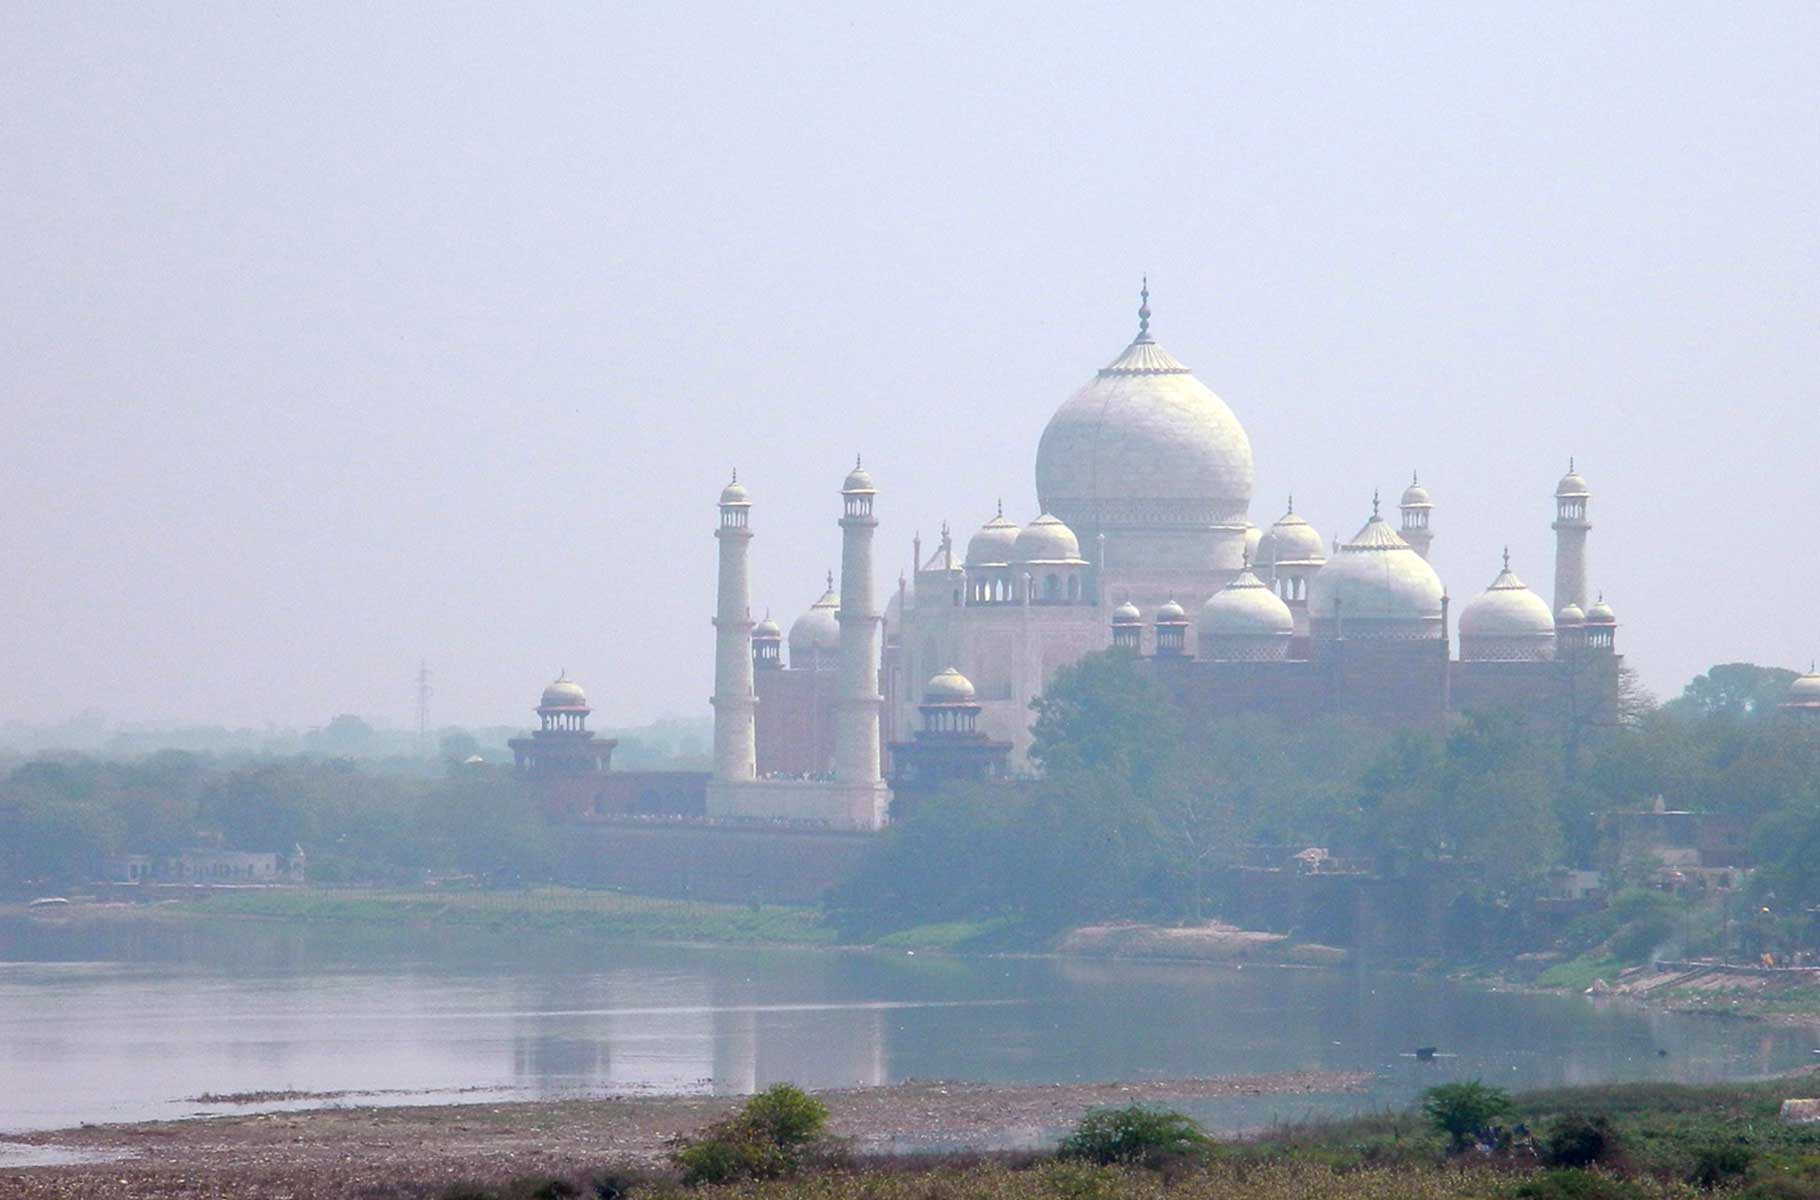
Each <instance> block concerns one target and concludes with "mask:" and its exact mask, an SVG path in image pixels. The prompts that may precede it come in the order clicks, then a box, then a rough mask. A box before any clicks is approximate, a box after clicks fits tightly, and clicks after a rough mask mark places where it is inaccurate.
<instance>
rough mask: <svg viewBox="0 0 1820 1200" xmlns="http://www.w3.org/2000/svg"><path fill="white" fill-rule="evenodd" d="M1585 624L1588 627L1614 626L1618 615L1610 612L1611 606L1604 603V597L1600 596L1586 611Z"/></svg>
mask: <svg viewBox="0 0 1820 1200" xmlns="http://www.w3.org/2000/svg"><path fill="white" fill-rule="evenodd" d="M1586 623H1587V624H1588V625H1616V624H1617V623H1618V614H1617V613H1615V612H1613V611H1612V610H1611V605H1609V604H1607V603H1605V597H1604V596H1600V597H1599V599H1598V601H1597V602H1595V603H1594V604H1593V606H1592V607H1591V608H1589V609H1587V610H1586Z"/></svg>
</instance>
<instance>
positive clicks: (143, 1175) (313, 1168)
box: [0, 1071, 1371, 1200]
mask: <svg viewBox="0 0 1820 1200" xmlns="http://www.w3.org/2000/svg"><path fill="white" fill-rule="evenodd" d="M1370 1079H1371V1076H1370V1075H1369V1074H1365V1073H1342V1072H1330V1071H1308V1072H1288V1073H1283V1074H1275V1075H1250V1076H1221V1077H1205V1078H1190V1079H1170V1080H1139V1081H1126V1082H1110V1083H1068V1084H1043V1085H1030V1086H1003V1085H989V1084H978V1083H939V1082H924V1081H914V1082H907V1083H901V1084H894V1085H891V1086H888V1087H878V1088H854V1089H844V1090H836V1091H826V1092H821V1093H818V1094H819V1095H820V1096H821V1097H822V1099H823V1100H824V1101H826V1102H827V1104H828V1107H829V1109H830V1111H831V1120H830V1126H831V1128H832V1130H833V1132H834V1133H835V1134H836V1135H838V1136H841V1137H846V1138H851V1139H854V1142H855V1147H856V1149H860V1150H867V1151H889V1150H894V1149H895V1150H908V1149H916V1148H919V1147H938V1146H939V1147H955V1146H987V1145H1005V1144H1030V1143H1034V1142H1036V1141H1038V1140H1039V1139H1040V1138H1042V1136H1043V1135H1044V1133H1045V1131H1049V1130H1054V1129H1056V1128H1059V1127H1064V1126H1067V1125H1071V1124H1073V1123H1074V1122H1075V1121H1076V1120H1078V1119H1079V1118H1080V1116H1081V1115H1082V1114H1083V1113H1085V1112H1086V1111H1087V1110H1088V1109H1091V1108H1097V1107H1102V1106H1106V1105H1119V1104H1137V1103H1147V1104H1162V1105H1167V1104H1172V1103H1180V1102H1182V1101H1188V1100H1200V1099H1210V1098H1218V1097H1225V1096H1265V1095H1299V1094H1309V1095H1312V1094H1335V1093H1344V1092H1356V1091H1360V1090H1362V1089H1363V1088H1364V1087H1365V1086H1366V1085H1367V1084H1368V1083H1369V1081H1370ZM738 1103H739V1098H738V1097H705V1096H632V1097H602V1098H599V1099H585V1100H558V1101H545V1102H512V1103H487V1102H485V1101H482V1102H478V1103H473V1104H450V1105H433V1106H432V1105H423V1106H398V1107H379V1108H373V1107H360V1106H359V1105H358V1104H345V1105H337V1106H335V1107H326V1108H314V1109H305V1110H300V1111H287V1112H271V1113H249V1114H246V1115H237V1116H226V1117H208V1118H198V1119H192V1120H180V1121H155V1122H144V1123H139V1124H127V1125H84V1126H81V1127H79V1128H76V1129H64V1130H54V1131H46V1132H42V1133H30V1134H19V1135H12V1136H6V1137H4V1138H0V1145H7V1144H11V1145H15V1146H29V1147H39V1148H49V1147H57V1148H62V1149H63V1150H67V1151H73V1152H77V1153H87V1154H106V1155H124V1156H125V1157H122V1158H120V1159H118V1160H117V1161H111V1162H104V1163H87V1164H82V1165H67V1164H66V1165H56V1166H38V1167H18V1168H11V1169H8V1168H5V1167H4V1166H0V1198H8V1200H10V1198H13V1197H20V1198H26V1197H29V1198H32V1200H37V1198H38V1197H51V1196H56V1197H81V1196H103V1195H105V1196H107V1197H109V1198H110V1200H117V1198H125V1200H201V1198H204V1197H209V1198H214V1197H223V1198H225V1197H235V1198H236V1200H239V1198H242V1197H244V1198H248V1200H268V1198H269V1200H279V1198H283V1200H328V1198H330V1197H335V1198H338V1200H339V1198H341V1197H357V1196H389V1197H407V1196H433V1195H436V1194H437V1193H438V1192H439V1191H440V1190H441V1189H443V1188H445V1187H447V1186H448V1185H450V1184H452V1183H456V1182H459V1181H464V1180H478V1181H489V1180H499V1179H504V1178H510V1177H513V1176H520V1175H526V1174H533V1173H538V1172H549V1173H565V1172H576V1171H584V1170H588V1169H599V1168H601V1167H604V1166H607V1165H609V1164H613V1163H652V1162H656V1161H658V1160H660V1159H661V1158H662V1157H663V1155H664V1153H665V1150H666V1148H667V1147H668V1145H669V1144H670V1142H671V1141H672V1140H673V1139H675V1138H677V1137H679V1136H684V1135H687V1134H690V1133H692V1132H694V1131H695V1130H698V1129H700V1128H701V1127H702V1126H703V1125H705V1124H707V1123H708V1122H710V1121H712V1120H714V1119H715V1118H716V1117H718V1116H720V1115H722V1114H723V1113H725V1112H727V1111H729V1110H730V1109H731V1108H733V1107H734V1106H735V1105H737V1104H738ZM3 1163H4V1159H3V1158H0V1164H3Z"/></svg>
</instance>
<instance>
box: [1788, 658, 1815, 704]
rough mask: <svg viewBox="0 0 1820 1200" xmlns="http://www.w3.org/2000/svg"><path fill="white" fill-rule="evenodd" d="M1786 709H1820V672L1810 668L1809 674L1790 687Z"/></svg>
mask: <svg viewBox="0 0 1820 1200" xmlns="http://www.w3.org/2000/svg"><path fill="white" fill-rule="evenodd" d="M1782 706H1783V707H1784V708H1820V671H1816V670H1814V669H1813V668H1812V667H1809V668H1808V672H1807V674H1805V675H1803V676H1801V677H1800V678H1799V679H1797V680H1795V682H1793V683H1791V684H1789V685H1788V698H1787V699H1786V700H1784V701H1783V702H1782Z"/></svg>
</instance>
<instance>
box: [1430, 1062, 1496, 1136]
mask: <svg viewBox="0 0 1820 1200" xmlns="http://www.w3.org/2000/svg"><path fill="white" fill-rule="evenodd" d="M1510 1109H1511V1103H1510V1093H1509V1092H1507V1091H1505V1090H1504V1089H1503V1088H1497V1087H1491V1086H1490V1085H1488V1084H1484V1083H1480V1082H1479V1081H1478V1080H1476V1079H1474V1080H1472V1081H1471V1082H1469V1083H1444V1084H1442V1085H1440V1086H1439V1087H1431V1088H1429V1089H1428V1090H1427V1091H1425V1092H1423V1093H1422V1114H1423V1115H1424V1116H1426V1117H1427V1118H1428V1121H1429V1123H1430V1124H1431V1125H1433V1126H1434V1127H1435V1128H1436V1129H1438V1130H1440V1131H1441V1132H1442V1133H1444V1134H1446V1135H1447V1137H1448V1140H1449V1141H1450V1142H1451V1143H1452V1145H1453V1148H1454V1149H1456V1150H1461V1149H1464V1148H1465V1147H1466V1146H1467V1144H1468V1143H1470V1142H1471V1141H1472V1136H1473V1134H1475V1133H1477V1132H1479V1130H1481V1129H1483V1128H1485V1126H1486V1125H1487V1124H1489V1123H1490V1122H1491V1120H1492V1118H1494V1117H1500V1116H1503V1115H1504V1114H1505V1113H1507V1112H1509V1111H1510Z"/></svg>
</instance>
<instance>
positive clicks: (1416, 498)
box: [1397, 473, 1435, 558]
mask: <svg viewBox="0 0 1820 1200" xmlns="http://www.w3.org/2000/svg"><path fill="white" fill-rule="evenodd" d="M1397 507H1398V508H1399V509H1400V510H1401V511H1402V513H1403V529H1402V534H1403V540H1404V541H1406V542H1408V543H1409V544H1410V545H1411V546H1413V547H1415V552H1416V553H1417V554H1420V555H1421V556H1422V557H1423V558H1427V557H1428V548H1429V547H1430V546H1431V545H1433V544H1434V540H1435V534H1434V529H1433V528H1432V527H1431V526H1430V524H1429V518H1430V516H1431V515H1432V514H1433V513H1434V507H1435V506H1434V501H1432V500H1430V499H1429V498H1428V489H1427V488H1425V487H1423V486H1422V481H1421V479H1420V478H1418V477H1417V476H1416V475H1415V474H1414V473H1411V474H1410V476H1409V486H1408V487H1406V488H1404V489H1403V500H1402V503H1400V504H1398V505H1397Z"/></svg>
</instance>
